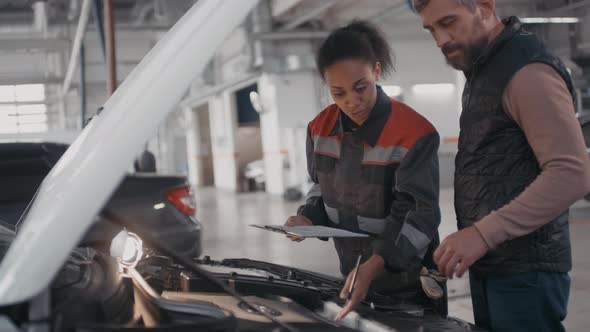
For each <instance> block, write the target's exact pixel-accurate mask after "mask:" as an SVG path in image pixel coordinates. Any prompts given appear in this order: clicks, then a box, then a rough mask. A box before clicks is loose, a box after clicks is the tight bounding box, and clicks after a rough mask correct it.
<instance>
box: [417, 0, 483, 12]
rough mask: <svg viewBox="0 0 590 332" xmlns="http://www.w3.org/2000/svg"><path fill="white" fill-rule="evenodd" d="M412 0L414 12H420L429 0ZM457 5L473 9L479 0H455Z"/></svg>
mask: <svg viewBox="0 0 590 332" xmlns="http://www.w3.org/2000/svg"><path fill="white" fill-rule="evenodd" d="M413 2H414V9H416V12H418V13H420V12H421V11H423V10H424V8H426V6H428V4H429V3H430V0H413ZM455 2H457V3H458V4H459V5H461V6H465V7H467V8H468V9H469V10H470V11H472V12H473V11H475V8H476V7H477V5H478V4H479V3H480V2H481V0H455Z"/></svg>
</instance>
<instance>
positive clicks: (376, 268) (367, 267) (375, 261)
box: [336, 255, 385, 321]
mask: <svg viewBox="0 0 590 332" xmlns="http://www.w3.org/2000/svg"><path fill="white" fill-rule="evenodd" d="M384 267H385V261H384V260H383V257H381V256H379V255H373V256H371V258H369V259H368V260H367V261H366V262H365V263H363V264H361V266H359V273H358V275H357V276H356V282H355V284H354V288H353V290H352V295H351V296H350V300H348V301H347V302H346V305H345V306H344V308H342V310H341V311H340V312H339V313H338V315H336V320H337V321H339V320H341V319H342V318H344V317H345V316H346V315H348V313H349V312H351V311H352V310H353V309H354V308H356V306H357V305H358V304H359V303H361V301H362V300H364V299H365V297H366V296H367V293H368V292H369V287H370V286H371V283H372V282H373V280H374V279H375V278H376V277H377V276H378V275H379V274H380V273H381V272H382V271H383V269H384ZM355 271H356V269H353V270H352V271H350V273H349V274H348V278H346V283H345V284H344V288H342V290H341V291H340V298H341V299H347V298H348V296H349V294H350V293H349V291H350V287H351V285H352V279H354V273H355Z"/></svg>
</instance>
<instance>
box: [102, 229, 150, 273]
mask: <svg viewBox="0 0 590 332" xmlns="http://www.w3.org/2000/svg"><path fill="white" fill-rule="evenodd" d="M110 252H111V256H113V257H115V258H117V259H118V260H119V262H120V263H121V264H122V265H124V266H126V267H135V266H136V265H137V263H138V262H139V260H140V259H141V257H142V256H143V241H141V239H140V238H139V236H137V235H136V234H134V233H131V232H127V230H122V231H121V232H119V234H117V236H115V237H114V238H113V240H112V241H111V247H110Z"/></svg>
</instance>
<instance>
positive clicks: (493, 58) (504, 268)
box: [455, 17, 574, 274]
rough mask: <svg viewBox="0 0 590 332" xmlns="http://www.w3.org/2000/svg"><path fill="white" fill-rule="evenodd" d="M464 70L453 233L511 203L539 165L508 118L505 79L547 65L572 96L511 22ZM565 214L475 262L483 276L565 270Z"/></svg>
mask: <svg viewBox="0 0 590 332" xmlns="http://www.w3.org/2000/svg"><path fill="white" fill-rule="evenodd" d="M504 24H505V25H506V28H505V29H504V31H503V32H502V33H501V34H500V35H499V36H498V37H497V38H496V40H494V41H493V42H492V43H491V44H490V45H489V47H488V49H487V50H486V51H485V52H484V54H483V55H482V56H481V57H480V58H479V59H478V60H477V62H476V64H475V65H474V66H473V68H472V69H470V71H469V72H466V73H465V74H466V77H467V83H466V84H465V90H464V92H463V99H462V104H463V111H462V114H461V120H460V128H461V133H460V136H459V151H458V154H457V157H456V160H455V166H456V170H455V210H456V213H457V221H458V227H459V229H463V228H465V227H468V226H470V225H472V224H473V223H475V222H477V221H479V220H481V219H482V218H483V217H485V216H486V215H488V214H489V213H490V212H492V211H493V210H497V209H499V208H501V207H502V206H504V205H505V204H507V203H509V202H510V201H511V200H513V199H514V198H516V197H517V196H518V195H519V194H520V193H521V192H523V191H524V190H525V189H526V187H527V186H528V185H529V184H531V182H533V180H535V178H536V177H537V176H538V175H539V174H540V172H541V168H540V165H539V162H538V161H537V159H536V157H535V155H534V153H533V151H532V149H531V147H530V145H529V144H528V141H527V139H526V137H525V134H524V132H523V131H522V129H521V128H520V127H519V126H518V125H517V123H516V122H515V121H514V120H512V118H511V117H510V116H509V115H508V114H507V113H506V111H505V110H504V107H503V104H502V95H503V93H504V90H505V88H506V87H507V85H508V83H509V82H510V80H511V78H512V77H513V76H514V74H515V73H516V72H518V71H519V70H520V69H521V68H523V67H524V66H526V65H527V64H530V63H537V62H538V63H545V64H547V65H549V66H551V67H553V68H554V69H555V70H556V71H557V72H558V73H559V74H560V75H561V76H562V78H563V79H564V81H565V82H566V83H567V86H568V88H569V90H570V92H571V93H572V97H573V94H574V92H573V87H572V82H571V78H570V76H569V74H568V72H567V71H566V69H565V67H564V65H563V64H562V63H561V61H560V60H559V59H558V58H557V57H555V56H553V55H552V54H550V53H549V52H548V50H547V49H546V48H545V47H544V46H543V44H542V43H541V41H539V40H538V39H537V38H536V37H535V36H534V35H533V34H531V33H529V32H527V31H525V30H524V29H523V28H522V27H521V23H520V22H519V21H518V19H517V18H515V17H511V18H509V19H507V20H505V21H504ZM571 266H572V262H571V249H570V236H569V223H568V210H566V211H563V213H562V214H561V215H560V216H559V217H557V218H556V219H554V220H552V221H551V222H549V223H548V224H546V225H545V226H543V227H541V228H540V229H538V230H537V231H535V232H533V233H531V234H528V235H526V236H523V237H520V238H516V239H513V240H510V241H507V242H505V243H503V244H501V245H500V246H498V247H497V248H495V249H494V250H491V251H489V253H488V254H487V255H486V256H484V257H483V258H482V259H480V260H479V261H478V262H476V263H475V264H474V265H473V266H472V269H473V270H475V271H476V272H479V273H483V274H509V273H510V274H512V273H519V272H527V271H550V272H567V271H569V270H570V269H571Z"/></svg>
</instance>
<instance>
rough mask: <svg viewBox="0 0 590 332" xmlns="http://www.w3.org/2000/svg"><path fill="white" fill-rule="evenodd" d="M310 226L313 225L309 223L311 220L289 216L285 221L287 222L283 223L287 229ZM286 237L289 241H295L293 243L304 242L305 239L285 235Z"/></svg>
mask: <svg viewBox="0 0 590 332" xmlns="http://www.w3.org/2000/svg"><path fill="white" fill-rule="evenodd" d="M312 225H313V223H312V222H311V220H309V219H307V217H304V216H291V217H289V218H288V219H287V222H286V223H285V226H288V227H293V226H312ZM287 237H288V238H289V239H291V241H295V242H301V241H303V240H305V238H302V237H299V236H295V235H287Z"/></svg>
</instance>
